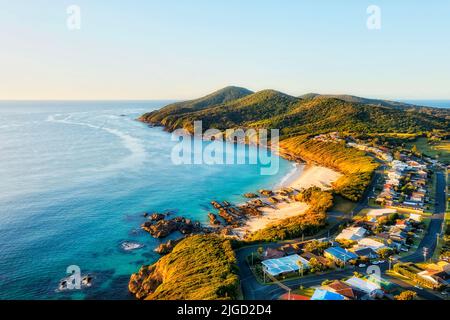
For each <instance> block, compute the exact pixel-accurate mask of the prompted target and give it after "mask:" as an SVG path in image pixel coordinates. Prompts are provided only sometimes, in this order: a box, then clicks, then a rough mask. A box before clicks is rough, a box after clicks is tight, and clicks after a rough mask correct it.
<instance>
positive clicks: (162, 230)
mask: <svg viewBox="0 0 450 320" xmlns="http://www.w3.org/2000/svg"><path fill="white" fill-rule="evenodd" d="M152 217H153V218H154V219H149V220H150V221H147V222H145V223H144V224H143V225H142V229H144V230H145V231H147V232H148V233H150V234H151V235H152V236H153V237H155V238H165V237H167V236H169V235H170V234H171V233H172V232H175V231H179V232H181V233H182V234H184V235H188V234H192V233H207V232H209V230H208V229H206V228H204V227H202V225H201V224H200V223H199V222H193V221H192V220H190V219H186V218H184V217H176V218H173V219H170V220H165V219H164V218H165V216H164V215H163V217H162V219H161V215H152ZM152 217H151V218H152Z"/></svg>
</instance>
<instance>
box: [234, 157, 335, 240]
mask: <svg viewBox="0 0 450 320" xmlns="http://www.w3.org/2000/svg"><path fill="white" fill-rule="evenodd" d="M341 176H342V174H340V173H338V172H336V171H334V170H332V169H329V168H325V167H320V166H314V165H305V164H295V170H293V172H292V173H291V174H289V176H287V177H286V179H285V181H282V182H281V183H280V186H279V188H278V190H279V189H282V188H294V189H297V190H300V189H303V188H310V187H312V186H317V187H320V188H322V189H324V190H327V189H330V188H331V184H332V182H334V181H336V180H337V179H339V177H341ZM275 191H276V190H275ZM276 198H277V199H279V200H280V202H279V203H277V204H271V206H272V207H266V208H263V209H262V210H261V211H262V213H263V215H262V216H261V217H253V218H251V219H249V220H248V221H247V223H246V224H245V225H244V226H243V227H241V228H238V229H236V230H234V232H235V234H236V235H237V236H238V237H241V238H242V237H244V236H245V235H246V234H248V233H252V232H255V231H258V230H260V229H263V228H265V227H266V226H268V225H269V224H271V223H274V222H277V221H279V220H282V219H286V218H289V217H293V216H297V215H300V214H302V213H304V212H305V211H306V210H307V209H308V205H307V204H306V203H302V202H295V201H292V200H289V199H287V198H286V197H281V196H279V195H278V196H276ZM261 200H263V201H264V199H261ZM265 202H266V201H265Z"/></svg>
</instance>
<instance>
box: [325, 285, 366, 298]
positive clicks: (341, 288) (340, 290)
mask: <svg viewBox="0 0 450 320" xmlns="http://www.w3.org/2000/svg"><path fill="white" fill-rule="evenodd" d="M323 288H324V289H325V290H327V291H331V292H334V293H337V294H340V295H342V296H344V297H345V298H346V299H347V300H356V299H357V298H360V297H361V296H362V295H363V294H362V292H361V291H358V290H356V289H354V288H352V287H351V286H349V285H348V284H346V283H344V282H342V281H339V280H336V281H333V282H332V283H330V284H328V285H326V286H324V287H323Z"/></svg>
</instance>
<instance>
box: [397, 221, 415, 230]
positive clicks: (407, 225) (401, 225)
mask: <svg viewBox="0 0 450 320" xmlns="http://www.w3.org/2000/svg"><path fill="white" fill-rule="evenodd" d="M395 228H397V229H401V230H403V231H409V230H411V226H410V223H409V221H408V220H397V222H396V223H395Z"/></svg>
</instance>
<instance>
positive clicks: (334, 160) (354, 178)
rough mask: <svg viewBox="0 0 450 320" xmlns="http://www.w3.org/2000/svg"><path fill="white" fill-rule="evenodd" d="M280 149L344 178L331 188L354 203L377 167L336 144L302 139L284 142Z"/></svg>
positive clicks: (372, 162)
mask: <svg viewBox="0 0 450 320" xmlns="http://www.w3.org/2000/svg"><path fill="white" fill-rule="evenodd" d="M280 146H281V148H283V149H284V150H286V151H288V152H289V153H291V154H294V155H299V156H300V157H301V158H303V159H305V160H307V161H313V162H317V163H320V164H321V165H324V166H327V167H330V168H333V169H335V170H337V171H339V172H341V173H343V174H344V175H343V176H342V177H341V178H340V179H338V180H337V181H336V182H335V183H334V184H333V189H334V190H335V192H337V193H338V194H340V195H342V196H343V197H345V198H347V199H349V200H352V201H357V200H359V199H360V197H361V195H362V194H363V193H364V190H365V189H366V187H367V185H368V184H369V183H370V180H371V177H372V174H373V171H374V170H375V169H376V168H377V167H378V164H377V163H376V162H375V161H374V160H373V159H372V158H371V157H369V156H367V155H365V153H364V152H362V151H358V150H356V149H354V148H347V147H345V146H344V145H341V144H338V143H329V142H321V141H316V140H311V139H307V138H306V137H304V136H300V137H294V138H290V139H287V140H284V141H282V142H281V144H280Z"/></svg>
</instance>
